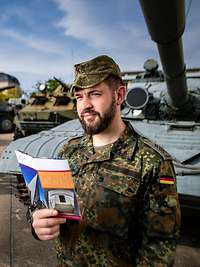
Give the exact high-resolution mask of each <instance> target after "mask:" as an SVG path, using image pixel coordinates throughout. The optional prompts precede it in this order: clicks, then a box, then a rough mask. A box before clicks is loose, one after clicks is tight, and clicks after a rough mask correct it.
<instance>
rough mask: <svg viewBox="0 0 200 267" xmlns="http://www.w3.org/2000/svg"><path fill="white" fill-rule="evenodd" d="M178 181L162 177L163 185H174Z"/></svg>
mask: <svg viewBox="0 0 200 267" xmlns="http://www.w3.org/2000/svg"><path fill="white" fill-rule="evenodd" d="M175 181H176V179H175V178H174V177H167V176H162V177H160V183H161V184H174V183H175Z"/></svg>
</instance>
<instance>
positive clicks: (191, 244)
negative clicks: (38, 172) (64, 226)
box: [0, 134, 200, 267]
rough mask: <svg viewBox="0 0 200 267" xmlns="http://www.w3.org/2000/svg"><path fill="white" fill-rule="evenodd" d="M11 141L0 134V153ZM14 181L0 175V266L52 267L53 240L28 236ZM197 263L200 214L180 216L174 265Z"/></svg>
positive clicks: (194, 265)
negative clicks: (198, 215) (179, 230)
mask: <svg viewBox="0 0 200 267" xmlns="http://www.w3.org/2000/svg"><path fill="white" fill-rule="evenodd" d="M11 140H12V134H0V153H1V151H2V150H3V148H4V147H5V146H6V145H7V144H8V143H9V142H10V141H11ZM16 184H17V182H16V178H15V176H11V175H4V174H0V267H55V266H56V265H57V260H56V255H55V251H54V241H37V240H35V239H34V238H33V237H32V234H31V230H30V225H29V224H28V223H27V221H26V211H27V207H26V206H25V205H24V204H23V203H22V202H20V201H19V199H18V198H17V197H16V194H17V190H16ZM199 266H200V217H182V228H181V239H180V241H179V244H178V246H177V252H176V260H175V264H174V267H199ZM124 267H126V266H124Z"/></svg>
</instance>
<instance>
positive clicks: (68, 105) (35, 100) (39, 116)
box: [14, 77, 77, 139]
mask: <svg viewBox="0 0 200 267" xmlns="http://www.w3.org/2000/svg"><path fill="white" fill-rule="evenodd" d="M54 79H55V80H56V81H57V82H58V83H59V85H58V87H57V88H56V89H55V90H54V91H53V92H48V90H47V86H46V85H45V84H41V85H40V87H39V90H38V92H36V93H33V94H32V96H31V97H30V99H29V101H28V103H27V104H26V105H25V106H24V107H23V108H22V109H21V110H20V111H19V112H18V114H17V115H16V117H15V120H14V123H15V131H14V139H18V138H21V137H25V136H28V135H30V134H34V133H38V132H40V131H42V130H48V129H51V128H53V127H55V126H57V125H59V124H61V123H63V122H66V121H68V120H71V119H74V118H76V117H77V115H76V111H75V107H74V101H73V98H72V97H71V95H70V93H69V87H68V86H67V85H66V84H64V83H63V82H62V81H61V80H59V79H57V78H55V77H54Z"/></svg>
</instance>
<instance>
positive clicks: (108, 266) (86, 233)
mask: <svg viewBox="0 0 200 267" xmlns="http://www.w3.org/2000/svg"><path fill="white" fill-rule="evenodd" d="M61 155H62V157H63V158H67V159H68V160H69V163H70V167H71V169H72V173H73V178H74V183H75V188H76V192H77V195H78V199H79V203H80V205H81V210H82V215H83V218H82V220H81V222H79V223H78V222H73V221H71V222H69V221H68V222H67V223H66V224H65V225H62V226H61V234H60V238H59V240H58V244H57V255H58V258H59V260H60V262H61V264H60V266H73V267H86V266H90V267H93V266H94V267H97V266H99V267H129V266H137V267H147V266H156V267H164V266H172V265H173V260H174V254H175V245H176V239H177V236H178V230H179V224H180V208H179V204H178V196H177V192H176V183H175V173H174V169H173V165H172V162H171V158H170V156H169V155H168V154H167V153H166V152H165V151H163V150H162V149H161V148H160V147H158V146H156V145H155V144H153V143H151V142H150V141H149V140H148V139H146V138H144V137H141V136H140V135H139V134H137V133H136V132H135V131H134V130H133V129H132V127H131V126H130V125H127V127H126V129H125V131H124V132H123V134H122V136H121V137H120V138H119V139H118V140H117V141H116V142H115V143H113V144H112V145H109V146H105V147H104V148H103V149H102V150H97V151H96V153H95V150H94V147H93V145H92V139H91V138H90V137H89V136H87V135H85V136H83V137H80V138H76V139H72V140H71V141H70V142H69V144H68V145H66V146H65V147H64V148H63V150H62V151H61Z"/></svg>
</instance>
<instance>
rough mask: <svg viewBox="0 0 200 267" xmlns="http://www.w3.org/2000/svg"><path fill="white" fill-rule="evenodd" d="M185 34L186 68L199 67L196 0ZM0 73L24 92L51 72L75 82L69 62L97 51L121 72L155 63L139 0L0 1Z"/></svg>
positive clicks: (189, 7) (199, 10) (155, 54)
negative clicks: (16, 80)
mask: <svg viewBox="0 0 200 267" xmlns="http://www.w3.org/2000/svg"><path fill="white" fill-rule="evenodd" d="M185 6H186V13H188V14H187V16H186V29H185V33H184V36H183V45H184V53H185V62H186V66H187V67H188V68H191V67H200V62H199V59H200V49H199V47H200V45H199V40H200V27H199V24H200V17H199V14H200V1H199V0H193V1H192V0H186V3H185ZM0 7H1V12H0V72H5V73H8V74H11V75H14V76H15V77H17V78H18V79H19V81H20V83H21V87H22V89H23V90H24V91H33V87H34V85H35V84H36V83H37V82H44V81H46V80H48V79H50V78H53V77H54V76H55V77H57V78H61V79H62V80H63V81H65V82H66V83H71V82H72V80H73V65H74V64H76V63H80V62H82V61H86V60H88V59H90V58H93V57H95V56H98V55H100V54H107V55H109V56H111V57H113V58H114V60H115V61H116V62H117V63H118V64H119V65H120V67H121V70H122V71H133V70H142V69H143V64H144V61H145V60H146V59H148V58H155V59H156V60H158V61H159V56H158V52H157V49H156V45H155V43H153V42H152V41H151V40H150V37H149V34H148V31H147V27H146V25H145V22H144V18H143V15H142V12H141V8H140V5H139V1H138V0H126V1H124V0H28V1H27V0H9V1H8V0H0Z"/></svg>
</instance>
